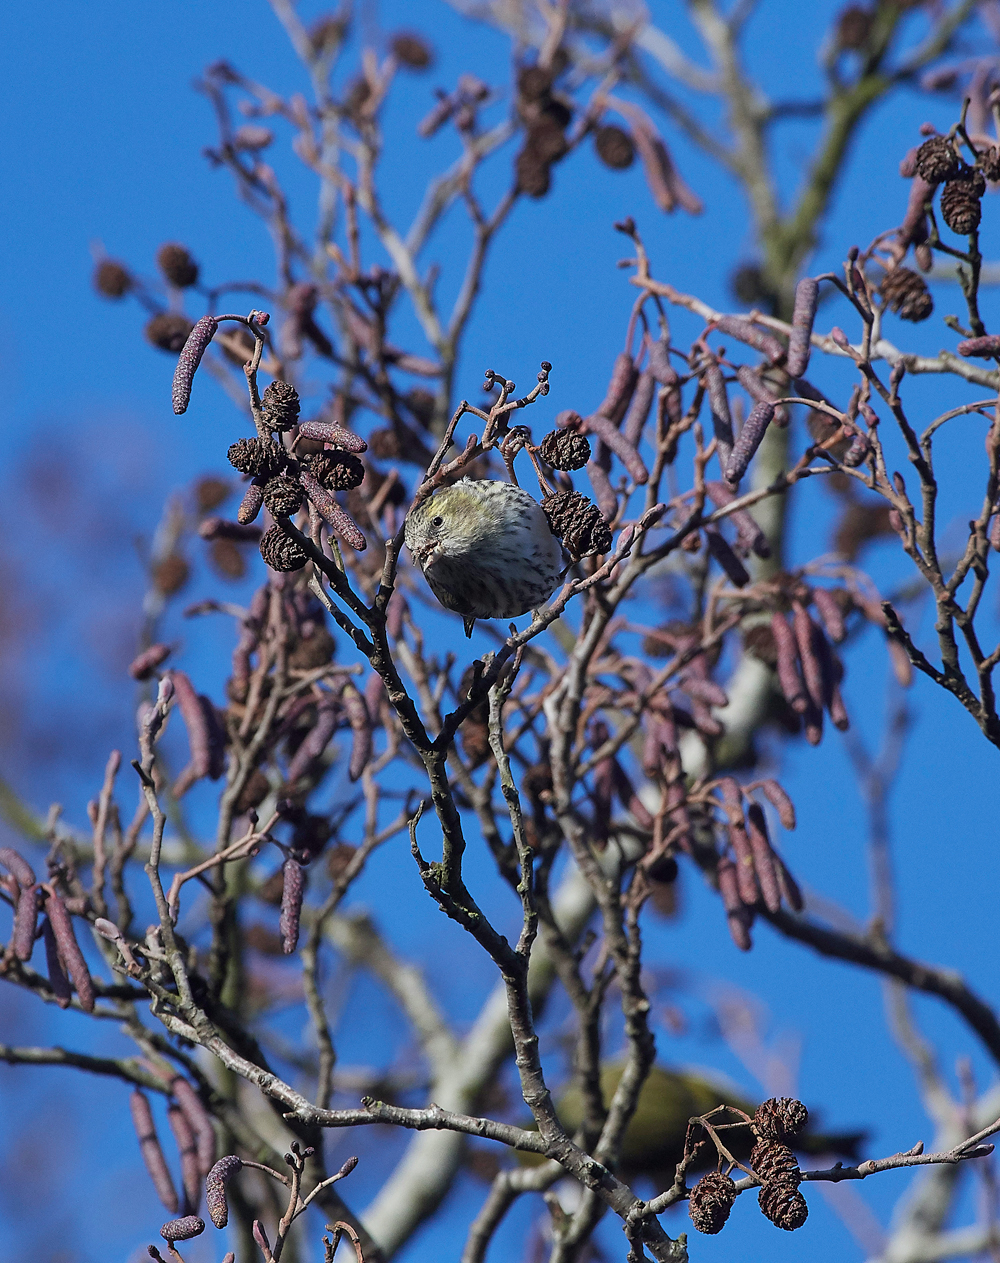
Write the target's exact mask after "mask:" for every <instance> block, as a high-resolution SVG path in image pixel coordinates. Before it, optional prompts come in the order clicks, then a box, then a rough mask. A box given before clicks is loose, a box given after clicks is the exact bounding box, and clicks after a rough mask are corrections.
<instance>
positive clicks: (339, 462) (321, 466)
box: [309, 451, 365, 491]
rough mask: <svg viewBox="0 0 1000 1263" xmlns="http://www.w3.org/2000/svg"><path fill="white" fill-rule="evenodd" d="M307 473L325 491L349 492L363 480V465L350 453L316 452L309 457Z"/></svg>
mask: <svg viewBox="0 0 1000 1263" xmlns="http://www.w3.org/2000/svg"><path fill="white" fill-rule="evenodd" d="M309 472H310V473H311V474H312V476H313V477H314V478H315V479H316V481H317V482H318V483H319V484H320V486H321V487H326V489H327V491H350V490H351V488H352V487H360V486H361V484H362V483H363V482H364V480H365V467H364V464H363V462H361V461H360V460H358V458H357V457H356V456H355V455H354V454H353V453H352V452H340V451H333V452H317V453H316V455H315V456H310V457H309Z"/></svg>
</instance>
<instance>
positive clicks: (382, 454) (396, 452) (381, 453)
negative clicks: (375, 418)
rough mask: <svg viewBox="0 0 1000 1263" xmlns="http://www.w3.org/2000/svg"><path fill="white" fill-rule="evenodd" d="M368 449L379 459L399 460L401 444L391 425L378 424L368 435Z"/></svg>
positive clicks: (401, 450)
mask: <svg viewBox="0 0 1000 1263" xmlns="http://www.w3.org/2000/svg"><path fill="white" fill-rule="evenodd" d="M368 450H369V451H370V452H371V454H372V455H373V456H375V457H377V458H378V459H379V460H399V458H400V457H401V456H402V455H403V445H402V443H401V442H400V441H399V435H398V434H397V433H396V431H395V430H394V429H393V428H392V426H391V425H384V426H380V427H379V428H378V429H377V430H372V432H371V434H369V435H368Z"/></svg>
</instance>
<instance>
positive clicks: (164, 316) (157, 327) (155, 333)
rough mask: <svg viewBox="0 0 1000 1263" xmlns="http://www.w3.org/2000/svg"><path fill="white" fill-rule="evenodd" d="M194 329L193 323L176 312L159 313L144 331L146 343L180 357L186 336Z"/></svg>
mask: <svg viewBox="0 0 1000 1263" xmlns="http://www.w3.org/2000/svg"><path fill="white" fill-rule="evenodd" d="M193 328H194V321H192V320H188V318H187V316H182V315H181V314H180V312H176V311H161V312H160V313H159V314H158V315H156V316H154V317H153V318H152V320H150V321H149V322H148V323H147V325H146V329H145V334H146V341H147V342H150V343H151V344H152V345H153V346H156V347H159V348H160V350H161V351H169V352H170V353H171V354H172V355H180V353H181V351H183V350H184V343H185V342H186V341H187V338H188V334H189V333H190V332H191V330H192V329H193Z"/></svg>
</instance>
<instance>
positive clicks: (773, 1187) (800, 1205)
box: [757, 1180, 809, 1232]
mask: <svg viewBox="0 0 1000 1263" xmlns="http://www.w3.org/2000/svg"><path fill="white" fill-rule="evenodd" d="M757 1202H758V1204H759V1205H760V1208H761V1210H762V1211H763V1212H764V1214H765V1215H766V1216H767V1218H768V1219H770V1221H771V1223H773V1224H774V1225H775V1227H776V1228H784V1230H785V1231H786V1232H794V1231H795V1229H796V1228H801V1227H802V1225H803V1224H804V1223H805V1221H806V1220H807V1219H808V1217H809V1207H808V1206H807V1205H806V1199H805V1198H804V1197H803V1196H802V1194H801V1193H800V1192H799V1190H798V1189H797V1188H796V1186H795V1184H794V1183H793V1182H791V1181H789V1182H788V1183H785V1182H784V1181H782V1180H779V1181H777V1182H776V1183H774V1184H765V1185H764V1187H763V1188H762V1189H761V1190H760V1192H759V1193H758V1194H757Z"/></svg>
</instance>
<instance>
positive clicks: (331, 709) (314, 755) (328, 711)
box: [285, 694, 340, 785]
mask: <svg viewBox="0 0 1000 1263" xmlns="http://www.w3.org/2000/svg"><path fill="white" fill-rule="evenodd" d="M339 718H340V706H339V704H338V702H337V699H336V698H335V697H332V696H330V694H326V695H325V696H324V697H323V698H322V699H321V700H320V701H319V703H318V704H317V707H316V722H315V724H313V726H312V728H310V730H309V732H308V733H307V734H306V737H305V739H304V740H303V742H302V744H301V745H300V746H299V748H298V749H297V750H296V751H295V754H294V756H293V757H292V761H291V762H290V763H289V765H288V771H287V772H286V774H285V779H286V781H287V782H288V784H289V785H294V784H295V782H296V781H297V780H298V779H299V777H300V776H302V775H303V774H304V773H305V772H306V771H308V769H309V767H310V765H311V764H312V763H314V762H315V761H316V760H317V759H318V758H320V757H321V756H322V754H323V752H324V750H326V747H327V746H328V745H329V744H330V741H331V739H332V737H333V734H334V733H335V732H336V730H337V722H338V720H339Z"/></svg>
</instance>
